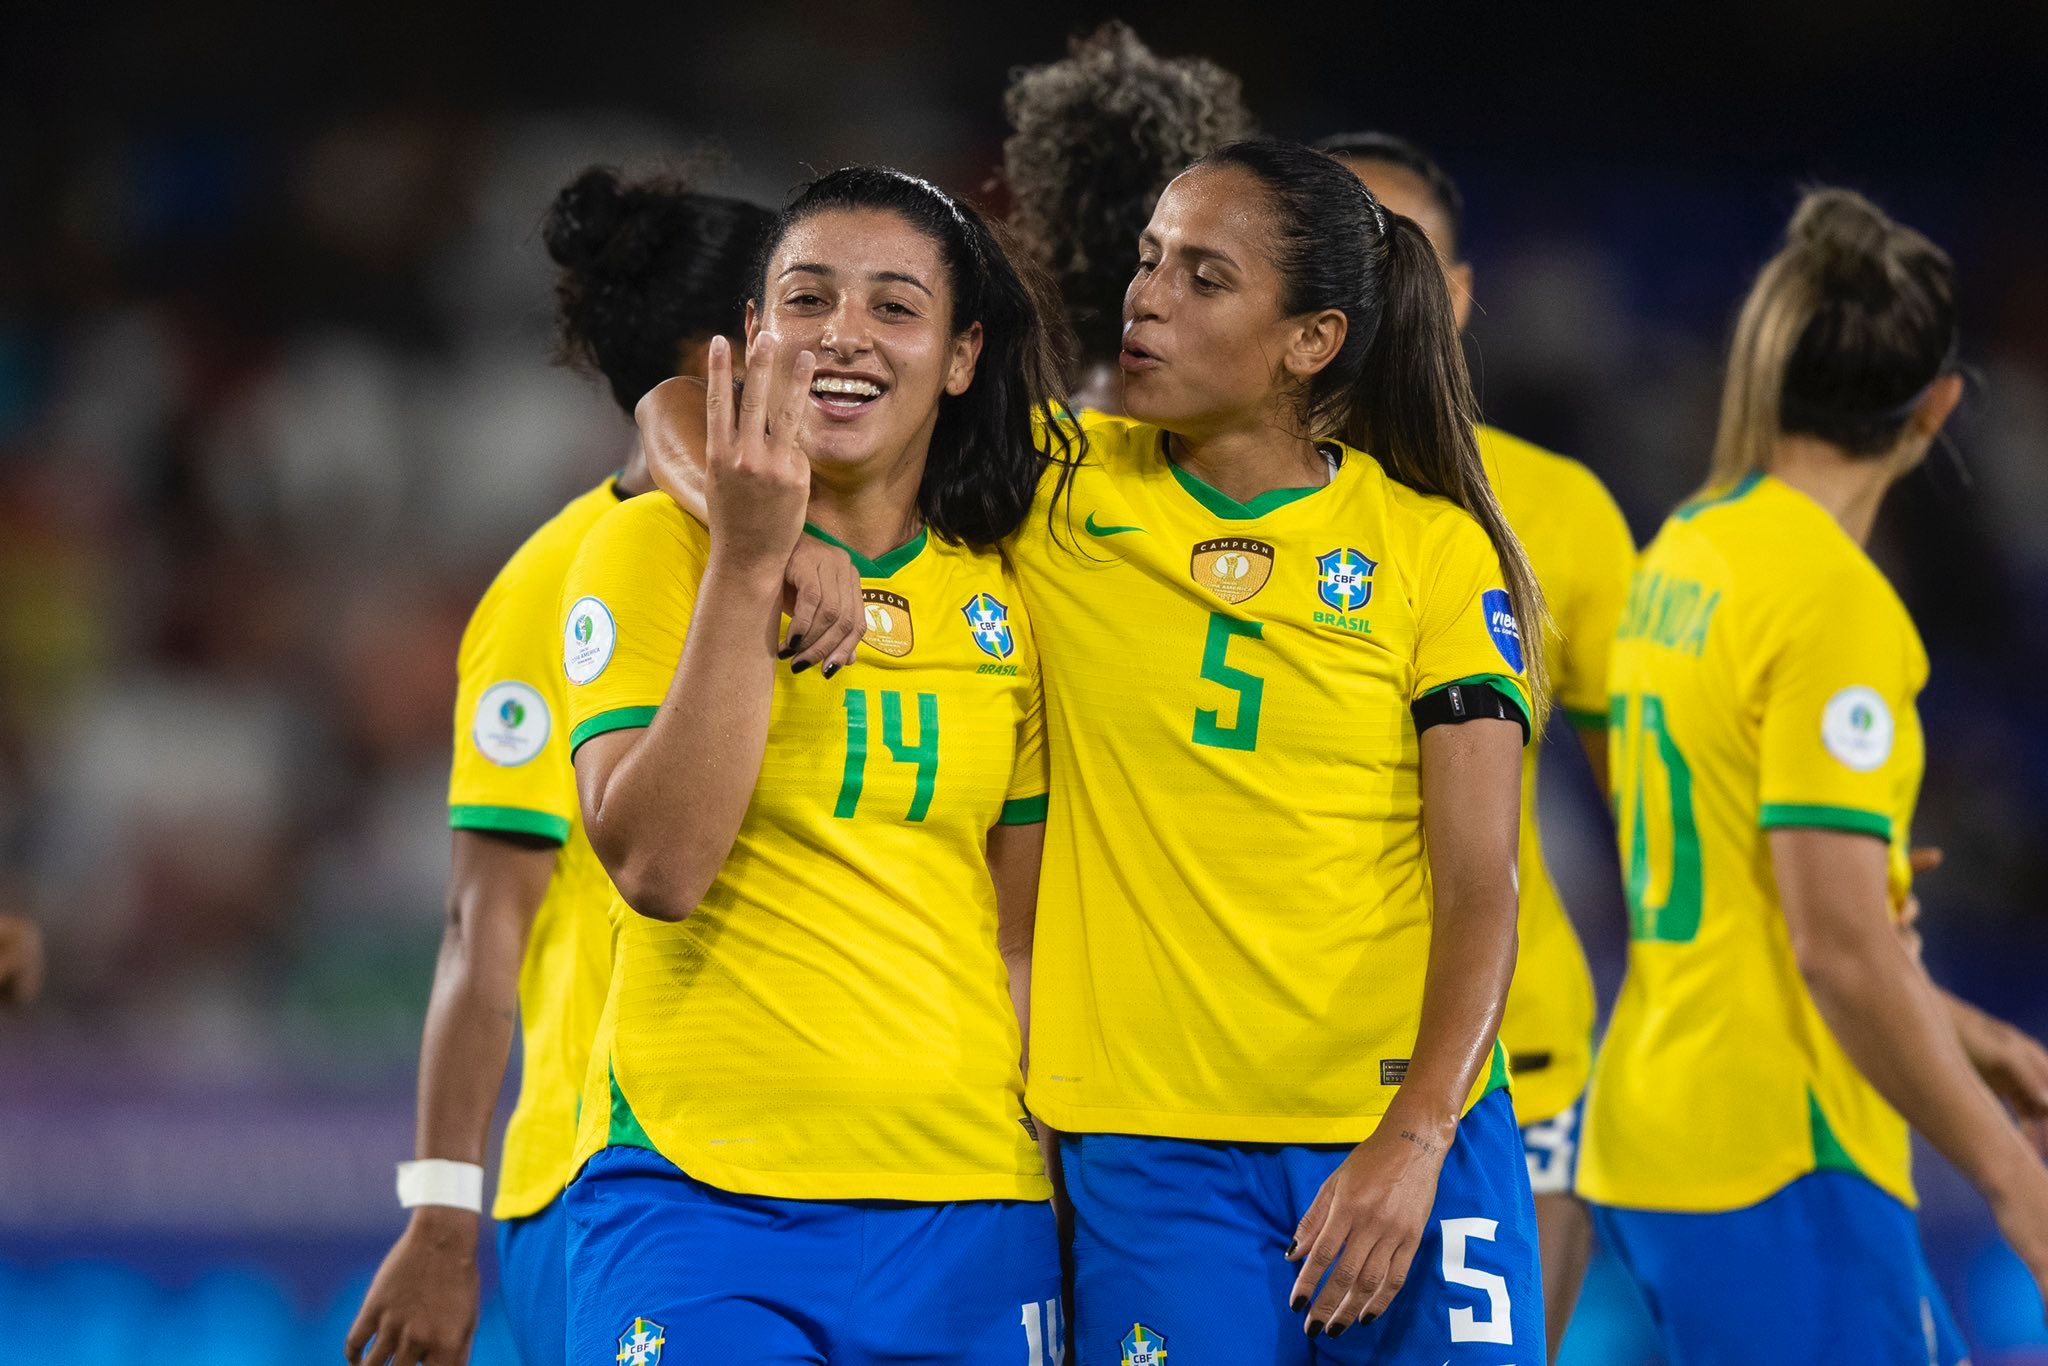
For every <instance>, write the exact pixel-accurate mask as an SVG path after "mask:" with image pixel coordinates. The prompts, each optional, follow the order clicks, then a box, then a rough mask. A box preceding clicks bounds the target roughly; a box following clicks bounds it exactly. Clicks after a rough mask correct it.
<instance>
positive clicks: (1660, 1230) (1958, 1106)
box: [1580, 190, 2048, 1366]
mask: <svg viewBox="0 0 2048 1366" xmlns="http://www.w3.org/2000/svg"><path fill="white" fill-rule="evenodd" d="M1955 292H1956V291H1955V272H1954V267H1953V266H1952V264H1951V263H1950V260H1949V258H1948V256H1947V255H1946V254H1945V253H1944V252H1943V251H1942V250H1941V249H1940V248H1938V247H1936V246H1935V245H1934V244H1933V243H1931V242H1930V241H1928V240H1927V239H1926V238H1925V237H1923V236H1922V235H1920V234H1919V233H1917V232H1915V231H1913V230H1912V229H1911V228H1908V227H1905V226H1903V225H1901V224H1899V223H1896V222H1893V221H1892V220H1891V219H1889V218H1887V217H1886V216H1885V215H1884V214H1883V213H1882V212H1881V211H1880V210H1878V209H1877V208H1876V207H1875V206H1874V205H1872V204H1871V203H1870V202H1869V201H1867V200H1865V199H1864V198H1862V197H1861V196H1859V195H1856V194H1853V193H1850V192H1848V191H1845V190H1816V191H1813V192H1811V193H1809V194H1808V195H1807V196H1806V197H1805V198H1804V199H1803V200H1802V201H1801V203H1800V205H1799V208H1798V211H1797V212H1796V213H1795V214H1794V216H1793V219H1792V222H1791V226H1790V228H1789V229H1788V230H1787V232H1786V235H1785V241H1784V245H1783V247H1782V248H1781V249H1780V250H1779V252H1778V253H1777V255H1776V256H1774V257H1773V258H1772V259H1771V260H1770V262H1769V263H1768V264H1767V265H1765V267H1764V268H1763V271H1762V273H1761V274H1760V275H1759V276H1758V278H1757V280H1756V283H1755V285H1754V287H1753V288H1752V289H1751V290H1750V293H1749V297H1748V299H1747V301H1746V302H1745V303H1744V305H1743V308H1742V312H1741V316H1740V318H1739V320H1738V321H1737V324H1736V330H1735V339H1734V343H1733V346H1732V348H1731V352H1730V355H1729V360H1728V372H1727V381H1726V387H1725V389H1724V391H1723V399H1722V408H1721V425H1720V430H1719V433H1718V435H1717V437H1716V440H1715V444H1714V459H1713V469H1712V473H1711V475H1710V477H1709V479H1708V483H1707V486H1706V490H1705V492H1703V493H1702V494H1701V495H1700V496H1699V497H1698V498H1696V499H1694V500H1693V501H1692V502H1689V503H1687V504H1685V505H1684V506H1682V507H1680V508H1679V509H1678V510H1677V511H1676V512H1675V513H1673V514H1672V516H1671V518H1670V520H1668V521H1667V522H1665V524H1664V526H1663V529H1662V530H1661V531H1659V533H1658V535H1657V537H1656V539H1655V541H1653V542H1652V544H1651V545H1650V547H1649V549H1648V550H1647V551H1645V552H1644V555H1643V559H1642V563H1641V566H1640V567H1639V569H1638V571H1637V573H1636V576H1635V580H1634V582H1633V583H1632V585H1631V587H1630V591H1629V600H1628V604H1627V607H1626V609H1625V612H1624V616H1623V620H1622V624H1621V627H1620V631H1619V634H1618V636H1617V639H1616V644H1615V647H1614V657H1613V666H1612V672H1611V681H1612V687H1613V708H1614V711H1613V719H1612V728H1611V730H1610V734H1609V743H1610V748H1611V761H1612V764H1613V768H1614V777H1615V782H1614V787H1615V809H1616V812H1617V815H1618V818H1619V830H1618V832H1617V835H1618V841H1617V843H1618V847H1619V849H1620V852H1621V856H1622V861H1623V863H1624V864H1625V866H1626V886H1627V890H1628V898H1629V913H1630V932H1631V935H1630V937H1631V943H1630V948H1629V967H1628V975H1627V977H1626V979H1625V980H1624V982H1623V984H1622V990H1621V996H1620V1000H1619V1001H1618V1003H1617V1004H1616V1006H1615V1011H1614V1018H1613V1021H1612V1023H1611V1024H1610V1026H1609V1029H1608V1033H1607V1038H1606V1041H1605V1043H1604V1044H1603V1046H1602V1049H1601V1053H1600V1058H1599V1063H1598V1065H1597V1067H1596V1069H1595V1072H1594V1078H1593V1085H1592V1091H1591V1096H1590V1100H1589V1106H1588V1112H1587V1117H1586V1140H1585V1161H1584V1166H1583V1168H1582V1171H1581V1175H1580V1189H1581V1191H1583V1192H1584V1194H1585V1196H1586V1198H1587V1199H1589V1200H1590V1201H1592V1202H1594V1208H1595V1210H1596V1214H1597V1217H1598V1221H1599V1224H1600V1229H1601V1236H1602V1239H1603V1240H1604V1241H1605V1242H1607V1243H1608V1244H1609V1245H1610V1246H1611V1247H1612V1248H1613V1249H1614V1251H1615V1253H1616V1255H1617V1256H1618V1257H1619V1259H1620V1261H1621V1262H1622V1263H1623V1265H1624V1266H1626V1267H1627V1269H1628V1271H1629V1273H1630V1274H1631V1275H1632V1276H1633V1278H1634V1280H1635V1282H1636V1284H1637V1285H1638V1287H1639V1288H1640V1289H1641V1290H1642V1292H1643V1296H1644V1299H1645V1301H1646V1302H1647V1304H1648V1306H1649V1309H1650V1314H1651V1317H1652V1319H1653V1320H1654V1321H1655V1323H1656V1326H1657V1329H1658V1332H1659V1334H1660V1336H1661V1338H1662V1341H1663V1345H1664V1350H1665V1352H1666V1353H1667V1354H1668V1356H1669V1358H1670V1360H1671V1361H1672V1363H1673V1364H1674V1366H1696V1364H1701V1366H1705V1364H1708V1363H1711V1364H1713V1366H1721V1364H1723V1363H1725V1364H1726V1366H1735V1364H1736V1363H1751V1362H1758V1361H1871V1362H1878V1361H1883V1362H1900V1363H1908V1362H1911V1363H1918V1362H1936V1363H1940V1366H1951V1364H1952V1363H1954V1362H1956V1361H1958V1360H1960V1359H1961V1358H1962V1356H1963V1355H1964V1351H1963V1348H1962V1345H1961V1343H1960V1341H1959V1340H1958V1338H1957V1335H1956V1331H1955V1327H1954V1325H1953V1323H1952V1322H1951V1321H1950V1319H1949V1315H1948V1311H1947V1308H1946V1307H1945V1305H1944V1304H1943V1302H1942V1297H1941V1295H1940V1293H1939V1292H1938V1291H1937V1290H1936V1289H1935V1287H1934V1284H1933V1281H1932V1278H1931V1276H1930V1274H1929V1272H1928V1269H1927V1266H1926V1262H1925V1257H1924V1255H1923V1253H1922V1251H1921V1245H1920V1235H1919V1230H1918V1227H1917V1223H1916V1221H1915V1218H1914V1215H1913V1208H1912V1207H1913V1205H1914V1203H1915V1200H1916V1194H1915V1191H1914V1187H1913V1180H1912V1173H1911V1145H1910V1141H1909V1126H1910V1128H1911V1129H1917V1130H1918V1131H1919V1132H1920V1133H1921V1134H1923V1135H1924V1136H1925V1137H1926V1138H1927V1139H1928V1140H1929V1141H1930V1142H1931V1143H1932V1144H1933V1145H1934V1147H1935V1148H1936V1149H1938V1150H1939V1151H1940V1152H1941V1153H1942V1154H1943V1155H1944V1156H1946V1157H1947V1158H1948V1159H1949V1160H1950V1161H1952V1162H1953V1163H1954V1164H1955V1165H1956V1167H1957V1168H1958V1169H1960V1170H1961V1172H1962V1173H1963V1175H1964V1176H1966V1177H1967V1178H1968V1179H1969V1180H1970V1181H1971V1183H1972V1184H1974V1185H1975V1186H1976V1187H1977V1189H1978V1190H1979V1191H1981V1192H1982V1193H1983V1194H1984V1196H1985V1198H1986V1199H1987V1200H1988V1201H1989V1203H1990V1205H1991V1210H1992V1213H1993V1215H1994V1216H1995V1217H1996V1219H1997V1220H1998V1224H1999V1227H2000V1229H2001V1231H2002V1232H2003V1233H2004V1235H2005V1237H2006V1239H2007V1241H2008V1242H2009V1243H2010V1245H2011V1247H2012V1249H2013V1250H2014V1251H2015V1252H2017V1253H2018V1255H2019V1258H2020V1260H2021V1261H2022V1262H2023V1263H2024V1264H2025V1266H2026V1267H2027V1269H2028V1272H2029V1273H2030V1275H2031V1276H2032V1278H2033V1280H2034V1282H2035V1284H2036V1286H2037V1287H2038V1286H2042V1285H2048V1169H2044V1168H2043V1166H2042V1162H2041V1158H2040V1157H2039V1156H2038V1155H2037V1154H2036V1153H2035V1152H2034V1151H2032V1150H2031V1149H2030V1148H2029V1145H2028V1143H2027V1141H2026V1139H2025V1138H2024V1137H2023V1135H2022V1134H2021V1132H2020V1131H2019V1130H2018V1129H2017V1128H2015V1126H2014V1125H2013V1123H2012V1122H2011V1120H2010V1119H2009V1118H2008V1116H2007V1115H2006V1114H2005V1113H2004V1112H2003V1111H2002V1109H2001V1107H2000V1105H1999V1102H1998V1098H1997V1096H1995V1095H1994V1091H1993V1087H1996V1088H1998V1089H1999V1090H2000V1091H2002V1092H2003V1093H2004V1098H2005V1099H2006V1100H2007V1101H2008V1102H2010V1103H2011V1104H2012V1105H2013V1106H2014V1107H2015V1108H2016V1109H2017V1110H2018V1111H2019V1112H2020V1113H2021V1114H2022V1115H2023V1116H2026V1117H2029V1118H2030V1119H2034V1120H2038V1119H2039V1118H2040V1117H2041V1116H2043V1115H2048V1086H2044V1080H2043V1079H2044V1078H2048V1067H2044V1065H2043V1061H2042V1059H2041V1057H2040V1050H2039V1048H2038V1047H2037V1046H2035V1045H2033V1044H2032V1043H2031V1041H2029V1040H2027V1039H2026V1038H2025V1037H2024V1036H2023V1035H2020V1034H2019V1033H2018V1031H2015V1030H2011V1029H2008V1028H2004V1027H2003V1026H2000V1027H1998V1028H1997V1029H1995V1030H1994V1029H1988V1028H1987V1024H1989V1025H1995V1024H1996V1022H1991V1021H1987V1019H1986V1017H1983V1016H1981V1015H1979V1014H1978V1013H1977V1012H1974V1011H1969V1010H1967V1008H1963V1007H1961V1006H1960V1004H1959V1003H1957V1002H1955V1001H1953V999H1952V998H1948V997H1946V996H1945V995H1944V994H1943V993H1942V992H1940V991H1939V990H1938V989H1937V988H1935V987H1934V985H1933V984H1932V983H1931V982H1930V981H1929V980H1928V978H1927V976H1926V975H1925V973H1924V972H1923V971H1922V970H1921V968H1920V966H1919V964H1918V962H1917V961H1916V960H1915V958H1914V957H1913V956H1912V954H1911V952H1910V950H1909V947H1908V945H1907V943H1906V941H1905V939H1904V938H1903V937H1902V936H1901V935H1900V934H1899V933H1898V930H1897V927H1896V924H1895V922H1896V921H1897V919H1898V918H1899V916H1900V915H1901V913H1902V912H1903V911H1904V910H1905V908H1906V906H1907V903H1908V900H1909V898H1910V895H1911V885H1910V880H1911V865H1910V863H1909V859H1908V830H1909V827H1910V825H1911V822H1912V820H1913V816H1914V807H1915V804H1916V802H1917V800H1918V793H1919V787H1920V779H1921V771H1922V766H1923V762H1924V758H1925V741H1924V737H1923V734H1922V731H1921V727H1920V718H1919V711H1918V699H1919V695H1920V691H1921V688H1922V686H1923V685H1924V684H1925V683H1926V681H1927V672H1928V662H1927V655H1926V652H1925V651H1924V649H1923V648H1922V646H1921V642H1920V635H1919V632H1918V630H1917V629H1916V628H1915V626H1914V623H1913V621H1912V619H1911V618H1910V617H1909V616H1908V615H1907V612H1906V608H1905V606H1904V604H1903V603H1902V602H1901V601H1900V600H1899V597H1898V595H1897V594H1896V593H1895V592H1894V591H1893V589H1892V586H1891V584H1890V583H1889V582H1888V581H1887V580H1886V579H1885V577H1884V575H1883V574H1882V572H1881V571H1879V569H1878V568H1877V567H1876V565H1875V564H1874V563H1873V562H1872V561H1871V560H1870V559H1869V557H1868V556H1867V555H1866V553H1865V551H1864V546H1865V543H1866V542H1867V541H1868V539H1869V536H1870V533H1871V528H1872V525H1873V523H1874V522H1875V520H1876V517H1877V513H1878V507H1879V505H1880V503H1882V501H1883V500H1884V497H1885V494H1886V493H1887V492H1888V491H1889V490H1890V488H1891V487H1892V485H1893V484H1894V483H1896V482H1897V481H1898V480H1900V479H1901V478H1903V477H1904V476H1905V475H1906V474H1907V473H1908V472H1909V471H1911V470H1912V469H1914V468H1915V467H1916V466H1917V465H1919V464H1920V462H1921V461H1922V460H1923V459H1924V458H1925V456H1926V454H1927V451H1928V448H1929V446H1930V445H1931V444H1932V442H1933V441H1934V439H1935V437H1936V435H1937V434H1938V433H1939V432H1940V431H1941V428H1942V425H1943V424H1944V423H1945V422H1946V421H1947V420H1948V418H1949V415H1950V414H1951V412H1952V411H1953V410H1954V409H1955V406H1956V403H1957V401H1958V400H1959V399H1960V398H1961V395H1962V389H1963V382H1962V379H1961V377H1960V375H1958V374H1957V366H1956V342H1957V332H1956V302H1955ZM1980 1074H1981V1076H1980ZM1987 1080H1988V1081H1990V1082H1991V1083H1992V1085H1991V1086H1987V1085H1986V1084H1985V1082H1986V1081H1987ZM2035 1312H2036V1313H2038V1312H2039V1311H2038V1309H2037V1310H2036V1311H2035Z"/></svg>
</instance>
